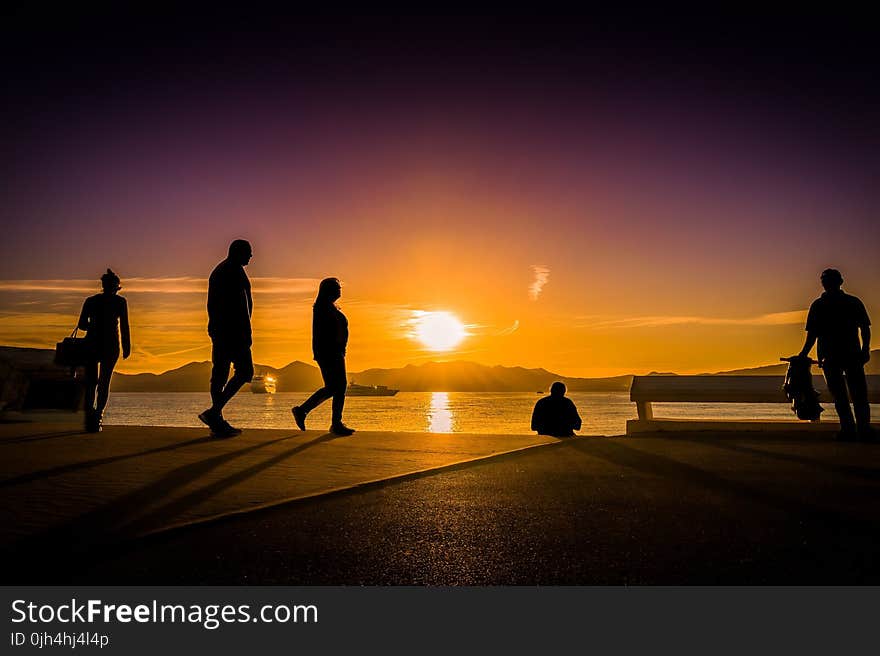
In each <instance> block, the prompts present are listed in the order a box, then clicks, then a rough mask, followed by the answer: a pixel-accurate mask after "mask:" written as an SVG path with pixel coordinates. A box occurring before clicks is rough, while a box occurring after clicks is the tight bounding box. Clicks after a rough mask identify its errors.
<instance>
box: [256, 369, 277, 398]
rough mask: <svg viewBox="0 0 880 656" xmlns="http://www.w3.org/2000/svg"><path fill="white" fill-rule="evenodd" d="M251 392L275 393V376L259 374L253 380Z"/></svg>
mask: <svg viewBox="0 0 880 656" xmlns="http://www.w3.org/2000/svg"><path fill="white" fill-rule="evenodd" d="M251 392H253V393H254V394H274V393H275V377H274V376H269V375H263V374H260V375H257V376H254V379H253V380H252V381H251Z"/></svg>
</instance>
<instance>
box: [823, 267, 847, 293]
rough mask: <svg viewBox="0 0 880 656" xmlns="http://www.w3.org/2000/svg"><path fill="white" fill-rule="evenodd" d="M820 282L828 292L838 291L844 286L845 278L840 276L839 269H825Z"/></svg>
mask: <svg viewBox="0 0 880 656" xmlns="http://www.w3.org/2000/svg"><path fill="white" fill-rule="evenodd" d="M819 280H821V281H822V286H823V287H824V288H825V291H828V292H834V291H837V290H838V289H840V286H841V285H842V284H843V276H842V275H840V271H838V270H837V269H825V270H824V271H823V272H822V275H821V276H820V278H819Z"/></svg>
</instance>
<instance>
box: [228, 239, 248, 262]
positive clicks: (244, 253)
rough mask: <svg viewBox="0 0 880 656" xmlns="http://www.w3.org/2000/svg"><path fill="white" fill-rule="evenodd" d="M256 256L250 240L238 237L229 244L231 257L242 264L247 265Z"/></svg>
mask: <svg viewBox="0 0 880 656" xmlns="http://www.w3.org/2000/svg"><path fill="white" fill-rule="evenodd" d="M253 256H254V253H253V251H252V250H251V245H250V242H248V241H246V240H244V239H236V240H235V241H234V242H232V243H231V244H229V259H230V260H232V261H233V262H235V263H237V264H240V265H241V266H247V263H248V262H250V261H251V258H252V257H253Z"/></svg>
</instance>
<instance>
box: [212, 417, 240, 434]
mask: <svg viewBox="0 0 880 656" xmlns="http://www.w3.org/2000/svg"><path fill="white" fill-rule="evenodd" d="M236 435H241V431H240V430H239V429H238V428H235V427H233V426H232V425H231V424H230V423H229V422H228V421H225V420H224V421H221V422H220V423H218V424H217V425H216V426H215V427H214V428H212V429H211V437H235V436H236Z"/></svg>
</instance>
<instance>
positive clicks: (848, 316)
mask: <svg viewBox="0 0 880 656" xmlns="http://www.w3.org/2000/svg"><path fill="white" fill-rule="evenodd" d="M821 281H822V287H824V288H825V293H823V294H822V295H821V296H820V297H819V298H817V299H816V300H815V301H813V304H812V305H811V306H810V312H809V314H808V315H807V326H806V330H807V338H806V341H805V342H804V347H803V348H802V349H801V353H800V354H801V355H802V356H806V355H808V354H809V352H810V349H812V348H813V344H815V343H816V341H817V340H818V342H819V346H818V349H817V355H818V360H819V366H820V367H822V370H823V372H824V373H825V381H826V382H827V383H828V391H829V392H831V396H833V397H834V407H835V408H836V409H837V414H838V416H839V417H840V433H839V434H838V439H841V440H853V439H857V438H858V437H859V436H862V437H865V438H868V437H869V436H870V432H871V425H870V424H871V407H870V406H869V405H868V386H867V382H866V380H865V364H867V362H868V360H870V358H871V329H870V325H871V321H870V319H868V312H867V311H866V310H865V306H864V304H863V303H862V302H861V301H860V300H859V299H858V298H856V297H855V296H851V295H849V294H846V293H844V291H843V290H842V289H841V288H840V287H841V285H843V276H841V275H840V271H838V270H837V269H825V271H823V272H822V276H821ZM859 333H861V343H859ZM847 387H848V388H849V394H847ZM850 396H852V403H853V407H854V408H855V420H853V413H852V410H850V407H849V401H850Z"/></svg>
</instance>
